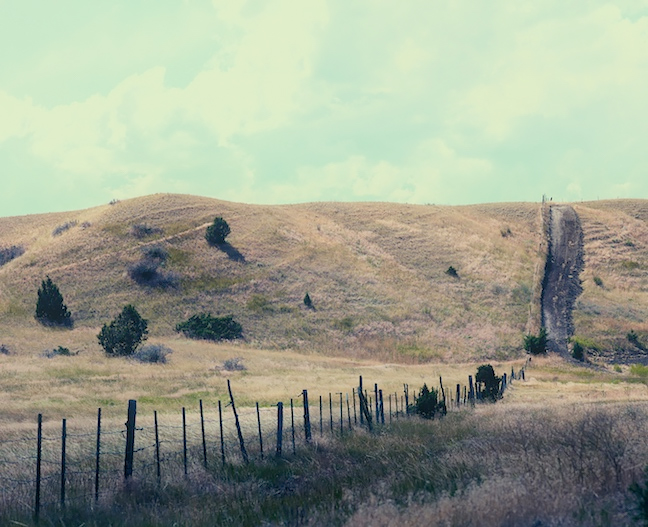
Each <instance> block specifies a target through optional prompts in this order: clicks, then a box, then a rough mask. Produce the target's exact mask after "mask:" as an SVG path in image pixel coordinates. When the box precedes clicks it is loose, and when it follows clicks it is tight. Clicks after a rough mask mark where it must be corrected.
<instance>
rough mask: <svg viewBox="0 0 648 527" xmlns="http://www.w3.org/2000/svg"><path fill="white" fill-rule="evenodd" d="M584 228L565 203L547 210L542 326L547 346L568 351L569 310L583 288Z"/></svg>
mask: <svg viewBox="0 0 648 527" xmlns="http://www.w3.org/2000/svg"><path fill="white" fill-rule="evenodd" d="M582 268H583V231H582V229H581V224H580V220H579V218H578V215H577V214H576V211H575V210H574V209H573V208H572V207H570V206H568V205H553V206H551V207H550V209H549V252H548V255H547V263H546V267H545V276H544V281H543V284H542V325H543V326H544V327H545V328H546V330H547V349H548V350H549V351H555V352H557V353H567V343H568V339H569V337H570V336H571V335H572V334H573V323H572V309H573V307H574V303H575V302H576V298H578V295H580V293H581V291H582V287H581V282H580V278H579V274H580V271H581V269H582Z"/></svg>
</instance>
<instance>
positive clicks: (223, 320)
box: [176, 313, 243, 340]
mask: <svg viewBox="0 0 648 527" xmlns="http://www.w3.org/2000/svg"><path fill="white" fill-rule="evenodd" d="M176 331H177V332H182V333H184V334H185V336H187V337H189V338H191V339H206V340H232V339H239V338H241V337H242V336H243V328H242V327H241V324H239V323H238V322H237V321H236V320H234V317H232V316H231V315H228V316H225V317H213V316H212V315H211V313H199V314H197V315H192V316H190V317H189V318H188V319H187V320H185V321H184V322H181V323H180V324H178V325H177V326H176Z"/></svg>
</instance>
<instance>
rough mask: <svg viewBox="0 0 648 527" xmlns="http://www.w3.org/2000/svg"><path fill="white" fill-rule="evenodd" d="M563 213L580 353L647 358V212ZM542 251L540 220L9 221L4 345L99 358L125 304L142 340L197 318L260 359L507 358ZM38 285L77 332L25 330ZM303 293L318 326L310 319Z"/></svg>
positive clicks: (517, 346)
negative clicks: (570, 238)
mask: <svg viewBox="0 0 648 527" xmlns="http://www.w3.org/2000/svg"><path fill="white" fill-rule="evenodd" d="M574 209H575V210H576V211H577V213H578V215H579V217H580V219H581V222H582V227H583V232H584V249H585V268H584V270H583V272H582V274H581V278H582V280H583V294H582V295H581V296H580V297H579V299H578V301H577V302H576V306H575V311H574V325H575V333H576V336H577V337H578V338H579V339H580V340H581V341H582V342H584V343H585V345H586V347H588V348H589V349H590V352H591V353H593V354H596V355H598V356H601V357H604V358H607V359H610V360H612V359H614V358H618V357H620V356H624V354H625V355H628V354H632V356H634V355H635V354H637V353H639V354H641V350H639V349H638V348H637V347H636V345H633V344H632V343H630V342H629V341H628V340H627V339H626V334H627V332H628V331H630V330H631V329H632V330H635V331H636V332H637V334H638V335H639V342H640V343H641V342H642V339H644V337H645V335H646V332H648V324H647V323H646V320H647V319H648V294H647V291H648V280H646V274H647V271H648V225H647V223H646V222H647V221H648V201H643V200H624V201H600V202H591V203H578V204H574ZM215 216H222V217H223V218H225V219H226V221H227V222H228V223H229V225H230V227H231V230H232V233H231V235H230V236H229V238H228V242H229V245H228V246H226V247H221V248H216V247H210V246H209V245H208V244H207V243H206V241H205V237H204V233H205V228H206V227H207V226H208V225H209V224H210V223H211V222H212V221H213V219H214V217H215ZM147 233H148V234H147ZM543 236H544V235H543V228H542V214H541V207H540V205H539V204H534V203H501V204H487V205H472V206H456V207H451V206H435V205H404V204H393V203H308V204H299V205H274V206H261V205H247V204H238V203H231V202H225V201H219V200H215V199H210V198H203V197H195V196H187V195H169V194H158V195H152V196H146V197H141V198H135V199H130V200H124V201H121V202H118V203H114V204H112V205H110V204H107V205H104V206H100V207H96V208H92V209H87V210H81V211H74V212H67V213H52V214H40V215H30V216H21V217H5V218H0V249H1V248H5V249H6V248H10V247H20V248H22V249H24V253H23V254H22V255H20V256H18V257H17V258H14V259H13V260H11V261H9V262H7V263H5V264H4V265H2V266H1V267H0V342H2V343H5V344H7V345H9V346H10V347H12V348H14V349H15V350H16V351H17V353H29V352H36V351H38V352H40V351H41V350H42V347H43V346H47V345H49V344H48V342H49V341H52V344H51V345H54V344H62V343H64V341H66V339H67V341H69V342H70V343H71V344H72V345H73V346H74V347H75V349H77V350H95V349H98V344H97V343H96V339H94V335H95V334H96V331H97V330H98V329H99V328H100V327H101V325H102V324H103V323H105V322H107V321H109V320H111V319H112V318H113V317H114V316H115V315H116V314H117V312H118V311H119V310H120V309H121V307H122V306H123V305H125V304H127V303H132V304H134V305H135V306H136V307H137V309H138V310H139V311H140V313H141V314H142V315H143V316H144V317H145V318H147V319H148V320H149V328H150V333H151V336H152V337H155V336H157V337H160V338H168V337H171V336H173V335H175V331H174V328H175V325H176V324H177V323H178V322H180V321H182V320H185V319H186V318H187V317H189V316H190V315H192V314H194V313H197V312H202V311H208V312H211V313H212V314H215V315H225V314H232V315H234V317H235V318H236V319H237V320H238V321H239V322H240V323H241V324H242V325H243V328H244V335H245V344H244V345H250V346H254V347H263V348H269V349H294V350H298V351H317V352H325V353H331V354H336V355H340V354H342V355H349V356H357V357H361V356H373V357H376V358H381V359H385V360H402V361H412V362H416V361H421V360H447V361H461V360H469V359H470V360H472V359H482V358H494V359H506V358H512V357H517V356H520V355H521V354H522V353H523V350H522V348H521V344H522V336H523V335H524V334H525V333H526V332H528V331H536V330H537V328H538V325H539V308H538V301H539V296H540V295H539V293H540V291H539V287H540V284H541V282H542V276H541V275H542V270H543V269H544V250H543V245H544V239H543ZM152 248H155V249H157V248H162V249H164V251H165V252H166V253H167V254H168V259H167V261H166V264H165V266H164V267H163V268H162V273H163V275H164V277H165V280H166V281H167V283H166V285H164V286H162V287H152V286H149V285H139V284H137V283H136V282H135V281H134V280H133V279H132V278H131V276H130V275H129V269H131V268H132V266H134V265H135V264H136V263H137V262H139V261H141V260H142V259H143V258H144V255H145V254H146V252H147V251H149V252H150V250H151V249H152ZM450 266H452V267H454V268H455V269H456V271H457V274H458V276H456V277H455V276H451V275H449V274H448V273H447V272H446V271H447V270H448V268H449V267H450ZM46 275H49V276H50V277H51V278H52V279H53V280H54V281H55V282H56V283H57V284H58V285H59V287H60V290H61V292H62V293H63V295H64V298H65V301H66V303H67V305H68V307H69V308H70V310H71V311H72V313H73V317H74V320H75V329H74V330H72V331H71V332H65V331H60V330H51V329H47V328H42V327H41V326H40V325H39V324H38V323H37V322H36V321H35V320H34V318H33V312H34V306H35V301H36V291H37V289H38V287H39V285H40V282H41V280H42V279H43V278H44V277H45V276H46ZM595 278H596V281H595ZM597 284H600V285H597ZM306 292H308V293H309V295H310V297H311V298H312V300H313V304H314V308H315V309H308V308H307V307H306V306H304V304H303V298H304V295H305V294H306ZM74 335H77V336H76V337H75V336H74ZM54 340H55V341H56V342H54ZM643 342H644V343H646V344H648V339H646V340H643ZM39 347H40V348H39ZM33 348H38V349H33Z"/></svg>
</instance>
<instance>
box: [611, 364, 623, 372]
mask: <svg viewBox="0 0 648 527" xmlns="http://www.w3.org/2000/svg"><path fill="white" fill-rule="evenodd" d="M612 369H613V370H614V371H615V372H617V373H621V372H622V371H623V370H622V369H621V366H619V365H618V364H615V365H614V368H612Z"/></svg>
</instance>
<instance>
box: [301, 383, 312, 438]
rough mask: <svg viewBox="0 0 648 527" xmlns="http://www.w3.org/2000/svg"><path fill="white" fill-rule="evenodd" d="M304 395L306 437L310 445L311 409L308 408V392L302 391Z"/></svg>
mask: <svg viewBox="0 0 648 527" xmlns="http://www.w3.org/2000/svg"><path fill="white" fill-rule="evenodd" d="M302 395H303V397H304V435H305V436H306V442H307V443H310V441H311V423H310V408H309V407H308V390H302Z"/></svg>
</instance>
